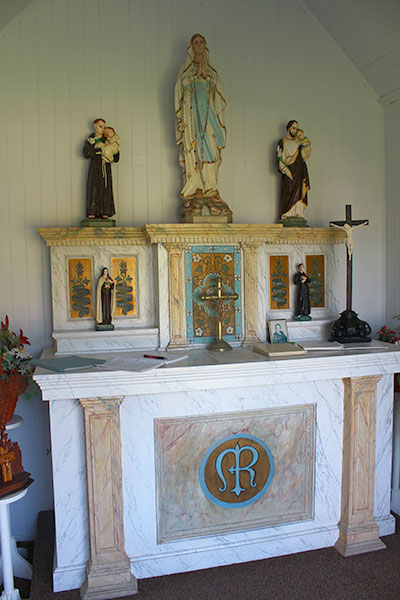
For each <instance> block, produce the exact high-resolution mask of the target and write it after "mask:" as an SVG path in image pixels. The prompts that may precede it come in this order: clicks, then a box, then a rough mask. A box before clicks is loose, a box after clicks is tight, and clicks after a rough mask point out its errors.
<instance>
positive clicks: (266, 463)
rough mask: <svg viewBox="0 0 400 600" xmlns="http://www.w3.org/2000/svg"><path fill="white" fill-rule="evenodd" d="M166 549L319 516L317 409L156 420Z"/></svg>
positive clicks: (160, 526)
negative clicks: (175, 544) (316, 506)
mask: <svg viewBox="0 0 400 600" xmlns="http://www.w3.org/2000/svg"><path fill="white" fill-rule="evenodd" d="M155 447H156V478H157V535H158V543H162V542H166V541H172V540H178V539H181V538H187V537H199V536H209V535H214V534H223V533H228V532H234V531H246V530H250V529H261V528H263V527H268V526H271V525H278V524H284V523H290V522H295V521H303V520H309V519H312V518H313V514H314V467H315V405H313V404H309V405H301V406H291V407H282V408H274V409H268V410H263V411H248V412H244V413H242V412H240V413H229V414H223V415H222V414H217V415H212V416H210V415H207V416H200V417H184V418H179V419H174V418H172V419H156V420H155Z"/></svg>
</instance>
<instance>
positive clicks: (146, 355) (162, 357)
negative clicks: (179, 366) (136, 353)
mask: <svg viewBox="0 0 400 600" xmlns="http://www.w3.org/2000/svg"><path fill="white" fill-rule="evenodd" d="M143 358H157V359H158V360H167V359H166V358H165V357H164V356H153V355H152V354H143Z"/></svg>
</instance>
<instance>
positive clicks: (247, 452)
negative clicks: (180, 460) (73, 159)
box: [200, 433, 274, 508]
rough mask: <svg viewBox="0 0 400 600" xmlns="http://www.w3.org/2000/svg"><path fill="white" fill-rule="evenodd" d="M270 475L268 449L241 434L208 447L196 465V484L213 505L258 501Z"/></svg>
mask: <svg viewBox="0 0 400 600" xmlns="http://www.w3.org/2000/svg"><path fill="white" fill-rule="evenodd" d="M273 475H274V459H273V456H272V453H271V450H270V449H269V448H268V446H267V445H266V444H265V442H263V441H262V440H260V439H259V438H256V437H255V436H252V435H249V434H245V433H242V434H235V435H232V436H229V437H227V438H225V439H223V440H219V441H218V442H215V443H214V444H213V445H212V446H211V447H210V448H209V450H208V452H207V453H206V455H205V456H204V458H203V460H202V462H201V466H200V485H201V488H202V490H203V492H204V494H205V495H206V496H207V498H208V499H209V500H211V502H213V503H214V504H217V505H219V506H223V507H225V508H239V507H243V506H248V505H249V504H252V503H253V502H256V500H258V499H259V498H261V496H262V495H263V494H264V493H265V491H266V490H267V489H268V487H269V486H270V484H271V481H272V478H273Z"/></svg>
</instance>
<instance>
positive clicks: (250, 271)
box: [241, 242, 261, 344]
mask: <svg viewBox="0 0 400 600" xmlns="http://www.w3.org/2000/svg"><path fill="white" fill-rule="evenodd" d="M241 246H242V248H243V254H244V307H245V308H244V337H243V342H242V343H243V344H254V343H255V342H259V341H260V339H259V337H258V335H257V327H258V325H257V324H258V260H257V254H258V249H259V247H260V246H261V243H260V244H254V243H247V242H242V243H241Z"/></svg>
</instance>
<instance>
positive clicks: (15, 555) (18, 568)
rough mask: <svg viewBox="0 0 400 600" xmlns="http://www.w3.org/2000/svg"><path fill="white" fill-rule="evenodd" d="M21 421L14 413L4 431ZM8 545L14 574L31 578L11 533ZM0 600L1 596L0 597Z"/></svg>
mask: <svg viewBox="0 0 400 600" xmlns="http://www.w3.org/2000/svg"><path fill="white" fill-rule="evenodd" d="M23 421H24V419H23V417H21V416H20V415H16V414H14V415H13V416H12V417H11V419H10V420H9V421H8V423H7V425H6V431H10V430H11V429H16V428H17V427H19V426H20V425H22V423H23ZM19 491H20V490H19ZM22 491H25V490H22ZM15 493H17V492H15ZM11 495H12V494H9V495H8V496H7V498H8V497H11ZM21 497H22V496H21ZM10 545H11V561H12V567H13V573H14V576H15V577H20V578H21V579H32V565H31V564H30V563H29V562H28V561H27V560H25V558H24V557H23V553H25V552H26V549H25V548H19V549H18V548H17V543H16V541H15V538H14V536H12V535H11V536H10ZM2 548H3V543H2ZM21 555H22V556H21ZM25 556H26V555H25ZM1 557H2V555H1V552H0V583H1V582H2V581H3V561H2V560H1ZM5 597H6V598H7V596H5ZM0 600H1V598H0Z"/></svg>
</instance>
